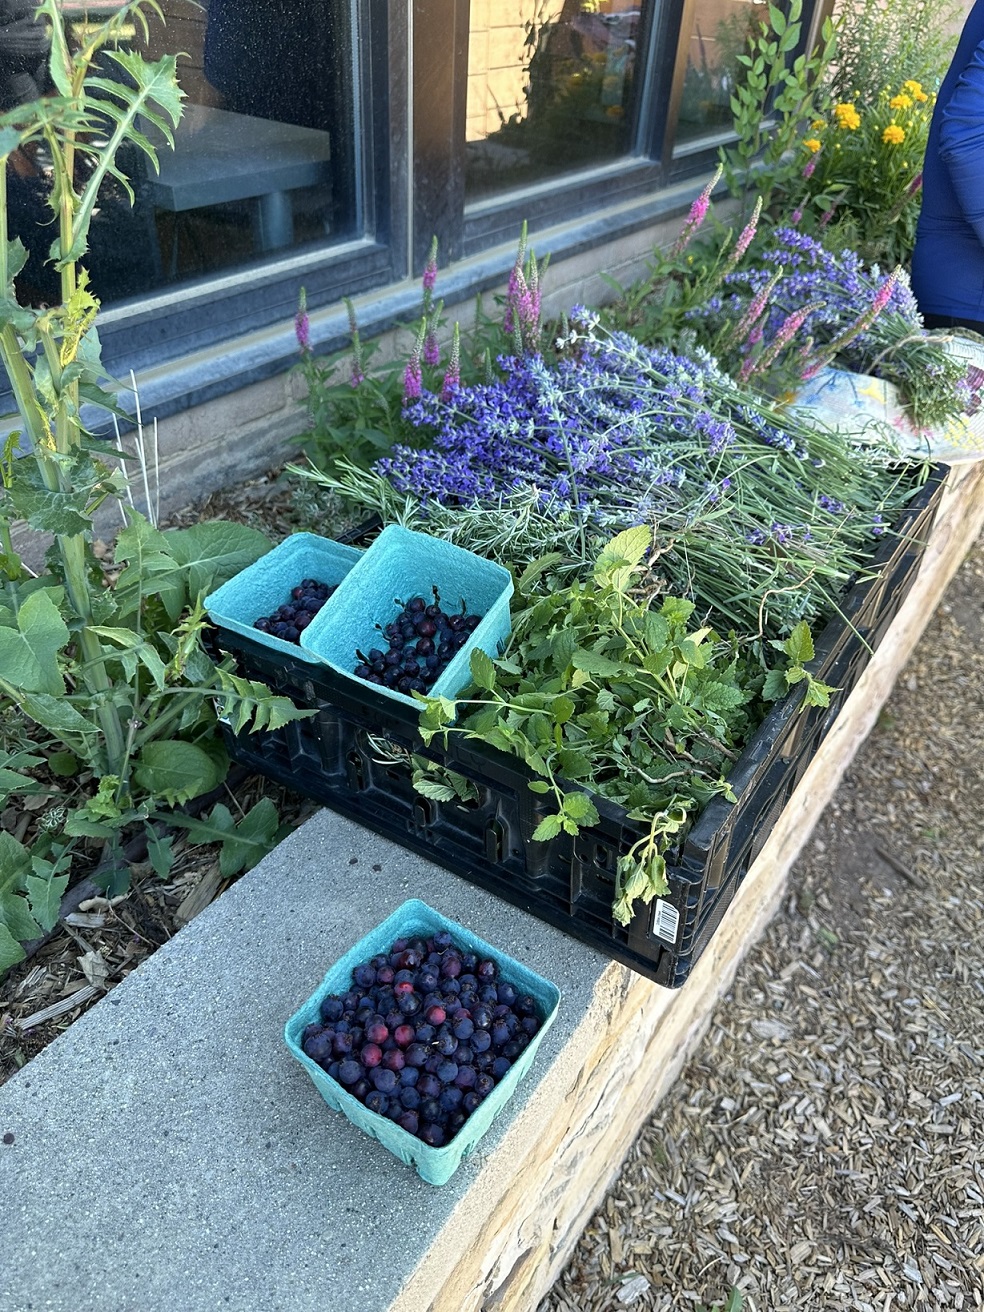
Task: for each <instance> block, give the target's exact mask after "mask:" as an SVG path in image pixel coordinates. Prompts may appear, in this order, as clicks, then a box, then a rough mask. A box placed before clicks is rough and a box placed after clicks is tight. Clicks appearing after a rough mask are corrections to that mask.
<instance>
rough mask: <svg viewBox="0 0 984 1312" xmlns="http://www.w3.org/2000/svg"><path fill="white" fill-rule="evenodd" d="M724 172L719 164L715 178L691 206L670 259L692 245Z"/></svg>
mask: <svg viewBox="0 0 984 1312" xmlns="http://www.w3.org/2000/svg"><path fill="white" fill-rule="evenodd" d="M723 171H724V170H723V168H722V166H721V165H720V164H719V165H718V166H717V168H716V169H715V171H714V177H713V178H711V180H710V182H709V183H708V184H707V186H706V187H705V188H704V190H703V191H702V192H701V193H700V195H699V196H698V197H697V199H696V200H695V201H694V203H693V204H692V205H691V206H690V213H689V214H688V215H687V221H686V223H685V224H684V225H683V228H682V230H681V232H680V235H679V237H677V239H676V241H675V242H674V243H673V247H672V249H671V251H670V259H675V258H676V257H677V256H678V255H682V254H683V252H684V251H685V250H686V249H687V247H688V246H689V245H690V241H691V238H692V237H693V235H694V233H695V232H696V231H697V229H698V228H699V227H700V225H701V224H702V223H703V222H704V220H705V219H706V218H707V211H708V208H709V206H710V203H711V192H712V191H713V190H714V188H715V187H716V186H717V184H718V183H719V182H720V180H721V174H722V172H723Z"/></svg>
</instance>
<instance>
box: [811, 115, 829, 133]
mask: <svg viewBox="0 0 984 1312" xmlns="http://www.w3.org/2000/svg"><path fill="white" fill-rule="evenodd" d="M826 126H827V124H826V123H825V122H824V120H823V119H822V118H815V119H814V120H813V122H812V123H811V124H810V130H811V131H813V132H822V131H823V130H824V128H825V127H826Z"/></svg>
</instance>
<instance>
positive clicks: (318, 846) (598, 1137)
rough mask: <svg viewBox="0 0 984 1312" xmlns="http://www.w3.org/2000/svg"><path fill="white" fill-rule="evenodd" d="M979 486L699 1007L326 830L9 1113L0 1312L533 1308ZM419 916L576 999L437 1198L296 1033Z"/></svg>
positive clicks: (566, 1001)
mask: <svg viewBox="0 0 984 1312" xmlns="http://www.w3.org/2000/svg"><path fill="white" fill-rule="evenodd" d="M982 489H984V466H975V467H966V468H964V469H962V470H959V471H956V473H955V475H954V476H953V477H952V478H951V481H950V483H949V485H948V488H947V492H946V496H945V500H944V504H943V506H942V508H941V511H940V516H939V520H938V522H937V527H936V529H935V530H934V533H933V537H932V539H931V541H930V544H929V547H928V550H927V553H926V558H925V561H924V565H923V568H922V570H921V573H920V576H919V578H918V580H917V582H916V585H915V588H914V590H913V592H912V594H911V595H910V597H909V598H908V600H907V601H906V603H905V605H904V606H903V608H902V611H901V612H900V614H899V616H898V618H897V620H896V622H895V624H894V625H893V627H892V629H891V631H890V632H889V634H888V636H887V638H886V640H885V642H884V643H883V645H882V647H881V648H880V650H879V652H878V653H877V654H876V656H875V658H874V660H873V661H872V663H871V665H870V666H869V669H868V670H867V671H866V673H865V675H864V677H863V678H862V680H861V681H860V683H859V685H858V687H857V689H856V690H855V692H854V694H853V695H852V696H851V698H850V699H849V701H848V703H847V705H846V707H845V708H844V710H843V712H842V714H841V716H840V717H839V718H838V720H837V722H836V725H835V727H834V730H833V731H832V733H831V735H830V736H829V737H828V739H827V741H826V742H825V743H824V745H823V747H822V748H821V750H820V752H818V754H817V756H816V758H815V759H814V762H813V764H812V765H811V767H810V770H809V771H808V772H807V775H806V776H805V778H804V780H803V782H802V784H801V785H800V787H799V788H798V789H797V791H796V793H795V794H794V796H793V798H792V800H791V801H790V803H789V805H788V806H787V807H786V809H785V810H784V812H783V814H782V816H781V818H780V821H779V823H778V825H777V826H776V829H775V830H774V832H773V834H772V836H771V838H770V839H769V841H768V842H767V844H766V845H765V847H764V849H763V851H762V853H761V854H760V856H759V858H758V860H757V861H756V863H755V865H754V867H753V869H752V870H751V872H750V873H749V875H748V877H747V878H746V880H745V882H744V884H743V885H742V887H741V889H740V891H739V894H738V897H737V898H736V900H735V902H734V903H733V905H732V906H731V908H730V909H729V911H728V913H727V915H726V916H725V919H724V921H723V923H722V925H721V927H720V929H719V930H718V933H717V934H716V936H715V938H714V939H713V941H712V943H711V945H710V947H709V948H708V950H707V951H706V952H705V953H704V955H703V957H702V958H701V959H700V961H699V962H698V964H697V966H696V968H695V970H694V972H693V974H692V976H691V978H690V980H689V981H688V983H687V985H686V986H685V987H684V988H683V989H682V990H679V991H677V992H669V991H667V990H663V989H660V988H658V987H657V986H655V985H653V984H650V983H649V982H648V981H646V980H643V979H642V978H641V977H639V976H636V975H634V974H632V973H631V972H630V971H628V970H626V969H624V968H623V967H621V966H616V965H614V964H612V963H609V962H607V961H605V959H604V958H602V957H600V956H599V955H598V954H596V953H594V952H592V951H590V950H589V949H587V948H584V947H582V946H581V945H580V944H578V943H575V942H574V941H573V940H570V939H568V938H566V937H565V936H564V935H562V934H560V933H558V932H556V931H554V930H552V929H550V928H549V927H548V926H546V925H543V924H541V923H540V922H538V921H535V920H532V919H530V918H529V917H527V916H525V915H524V914H523V913H522V912H520V911H518V910H515V909H513V908H511V907H508V906H506V905H504V904H502V903H500V902H498V901H497V900H496V899H494V898H492V897H490V896H488V895H487V894H484V893H482V892H481V891H480V890H478V889H475V888H473V887H472V886H471V885H469V884H466V883H464V882H463V881H459V880H457V879H455V878H454V876H453V875H449V874H448V873H446V872H444V871H443V870H440V869H438V868H437V867H435V866H432V865H430V864H429V863H427V862H425V861H422V860H420V859H419V858H417V857H415V856H413V855H411V854H409V853H406V852H404V851H403V850H402V849H400V848H397V847H394V846H392V845H391V844H389V843H386V842H384V841H382V840H380V839H378V838H376V837H374V836H373V835H371V834H369V833H368V832H367V831H365V830H363V829H360V828H359V827H357V826H355V825H353V824H351V823H349V822H347V821H344V820H341V819H339V818H337V817H335V816H333V815H331V814H329V813H321V814H320V815H318V816H317V817H316V818H315V819H313V820H312V821H310V822H309V823H308V824H307V825H305V826H304V828H303V829H301V830H300V831H299V832H298V833H296V834H295V835H293V836H292V837H291V838H290V839H289V840H288V841H287V842H286V843H284V844H282V845H281V846H280V847H279V848H278V849H277V850H276V851H275V852H274V853H272V854H271V856H270V857H268V858H267V859H266V860H265V861H264V862H263V863H261V865H260V866H258V867H257V868H256V870H254V871H253V872H252V873H251V874H250V875H248V876H247V877H246V878H244V879H243V880H241V881H240V882H239V883H238V884H237V885H236V886H235V887H234V888H233V889H231V890H230V891H229V892H228V893H226V894H225V895H224V896H223V897H222V898H221V899H220V900H219V901H218V902H217V903H215V904H213V905H212V906H210V907H209V908H208V909H207V910H206V911H205V912H203V913H202V915H201V916H200V917H199V918H198V919H197V920H195V921H193V922H192V924H191V925H190V926H189V927H188V928H187V929H185V930H183V931H182V932H181V933H180V934H178V935H177V936H176V938H174V939H173V940H172V941H171V942H170V943H168V944H167V945H166V946H165V947H164V948H162V949H161V950H160V951H159V952H157V953H156V954H155V955H154V956H153V957H152V958H150V960H149V961H147V962H146V963H144V965H142V966H141V967H140V968H139V970H137V971H136V972H135V973H134V974H133V975H131V976H130V977H129V978H128V979H127V980H126V981H124V983H123V984H121V985H120V986H119V987H118V988H117V989H115V990H114V991H113V993H112V994H111V995H110V996H109V997H108V998H106V999H104V1000H103V1001H102V1002H101V1003H100V1004H99V1005H98V1006H97V1007H96V1008H95V1009H94V1010H93V1011H91V1012H90V1013H89V1014H88V1015H87V1016H85V1017H83V1018H82V1019H81V1020H80V1021H78V1022H77V1023H76V1024H75V1025H73V1026H72V1028H71V1029H70V1030H69V1031H68V1032H67V1033H66V1034H65V1035H63V1036H62V1037H61V1038H59V1039H58V1040H56V1042H55V1043H53V1044H52V1045H51V1046H50V1047H49V1048H47V1049H46V1050H45V1051H44V1052H43V1053H41V1054H40V1056H38V1057H37V1058H36V1059H35V1060H34V1061H33V1062H32V1063H31V1064H30V1065H29V1066H27V1067H26V1068H25V1069H24V1070H23V1071H22V1072H20V1073H19V1074H18V1076H16V1077H15V1078H14V1079H13V1080H12V1081H10V1082H9V1083H8V1084H7V1085H6V1086H5V1087H4V1088H2V1089H0V1139H2V1138H3V1137H4V1136H6V1135H8V1134H12V1135H13V1142H12V1143H11V1144H3V1143H0V1199H2V1203H3V1236H2V1244H3V1257H4V1261H3V1277H4V1278H3V1279H2V1280H0V1312H35V1310H36V1309H48V1310H49V1312H205V1310H206V1309H227V1308H232V1309H235V1312H281V1310H282V1312H305V1310H306V1309H315V1308H317V1309H324V1308H330V1309H331V1310H332V1312H385V1310H386V1309H391V1310H392V1312H411V1309H413V1312H419V1310H420V1309H422V1308H426V1309H428V1312H493V1309H495V1312H499V1310H500V1309H501V1310H503V1312H506V1310H508V1309H516V1310H517V1312H518V1310H519V1309H523V1310H524V1312H529V1310H531V1309H533V1308H535V1307H536V1304H537V1302H538V1300H539V1299H540V1298H541V1297H542V1295H543V1293H544V1292H545V1291H546V1289H548V1288H549V1286H550V1284H551V1283H552V1281H553V1279H554V1278H555V1277H556V1274H557V1273H558V1271H559V1270H560V1268H561V1266H562V1265H563V1263H564V1261H565V1260H566V1257H567V1255H568V1253H569V1251H570V1249H571V1247H572V1246H573V1244H574V1243H575V1242H576V1240H577V1237H578V1235H579V1234H580V1231H581V1229H582V1227H583V1225H584V1223H585V1221H586V1220H587V1219H588V1217H589V1216H590V1214H591V1212H592V1210H593V1208H594V1207H595V1206H596V1205H597V1202H598V1200H599V1199H600V1197H601V1195H602V1194H603V1192H604V1190H605V1188H606V1187H607V1185H608V1183H609V1181H610V1180H611V1178H612V1177H613V1176H614V1174H615V1173H616V1172H617V1170H618V1167H619V1164H620V1162H621V1160H622V1157H623V1155H624V1153H625V1151H626V1150H627V1148H628V1147H629V1145H630V1144H631V1142H632V1139H633V1138H634V1136H635V1134H636V1133H637V1131H638V1129H639V1128H640V1126H641V1124H642V1123H643V1121H644V1120H645V1119H646V1117H647V1116H648V1115H649V1114H650V1113H651V1111H652V1109H653V1107H654V1106H655V1104H656V1102H657V1101H658V1099H659V1098H660V1096H661V1095H662V1093H663V1092H664V1091H665V1090H666V1089H667V1088H668V1087H669V1086H670V1084H671V1083H672V1081H673V1079H674V1078H675V1076H676V1073H677V1072H678V1070H679V1069H680V1067H681V1065H682V1064H683V1062H684V1061H685V1060H686V1058H687V1056H688V1055H689V1053H690V1052H691V1051H692V1050H693V1048H694V1046H695V1045H696V1043H697V1042H698V1041H699V1039H700V1036H701V1034H702V1032H703V1030H704V1027H705V1026H706V1024H707V1022H708V1020H709V1018H710V1016H711V1013H712V1010H713V1008H714V1006H715V1004H716V1002H717V1000H718V999H719V997H720V996H721V994H722V993H723V992H724V991H725V990H726V989H727V988H728V987H729V985H730V983H731V980H732V978H733V976H734V973H735V970H736V969H737V967H738V965H739V964H740V962H741V960H742V958H743V956H744V954H745V953H746V952H747V950H748V949H749V947H750V946H751V944H752V943H753V942H754V941H755V938H756V936H757V935H758V933H759V932H760V931H761V929H762V928H763V927H764V925H765V924H766V923H767V921H768V919H769V918H770V916H771V915H772V912H773V911H774V909H775V907H776V906H777V904H778V902H779V900H780V898H781V896H782V892H783V888H784V884H785V877H786V874H787V872H788V869H789V867H790V865H791V863H792V862H793V860H794V859H795V857H796V855H797V853H798V852H799V850H800V848H801V846H802V844H803V843H804V842H805V841H806V839H807V837H808V835H809V833H810V830H811V828H812V826H813V824H814V823H815V821H816V819H817V817H818V816H819V814H820V812H821V811H822V809H823V807H824V806H825V805H826V802H827V801H828V799H829V797H830V796H831V794H832V793H833V791H834V789H835V788H836V786H837V783H838V782H839V780H840V777H841V775H842V774H843V771H844V770H845V768H846V767H847V765H848V764H849V762H850V760H851V758H852V756H853V754H854V752H855V751H856V749H857V747H858V746H859V745H860V743H861V742H862V741H863V740H864V738H865V736H866V735H867V733H868V732H869V730H870V729H871V726H872V725H873V723H874V721H875V719H876V717H877V715H878V712H879V709H880V707H881V705H882V703H883V702H884V700H885V698H886V697H887V695H888V693H889V691H890V690H891V687H892V684H893V683H894V680H895V678H896V676H897V674H898V672H899V670H900V669H901V667H902V665H903V664H904V662H905V660H906V658H907V656H908V655H909V652H910V651H911V649H912V647H913V646H914V645H915V642H916V641H917V639H918V637H919V635H920V634H921V632H922V630H923V628H924V627H925V624H926V623H927V621H928V619H929V617H930V615H931V614H932V612H933V609H934V608H935V605H936V603H937V601H938V600H939V597H940V595H941V594H942V591H943V588H944V587H945V585H946V582H947V580H948V579H949V578H950V576H951V575H952V573H953V572H954V570H955V569H956V568H957V566H958V565H959V563H960V561H961V560H962V559H963V556H964V555H965V553H966V551H967V549H968V547H969V545H970V543H971V542H972V541H973V540H974V539H975V538H976V536H977V534H978V532H979V531H980V528H981V523H982V521H984V495H982ZM353 862H354V864H353ZM409 896H416V897H420V898H422V899H423V900H424V901H426V902H428V903H430V904H431V905H432V906H434V907H435V908H436V909H437V910H439V911H441V912H443V913H444V914H446V915H448V916H450V917H452V918H454V919H457V920H460V921H463V922H464V923H466V924H468V925H470V926H472V927H473V928H474V929H475V930H477V931H478V932H479V933H480V934H481V935H482V936H483V937H485V938H487V939H489V940H490V941H491V942H492V943H495V944H497V945H499V946H501V947H502V948H503V949H504V950H505V951H506V952H508V953H510V954H511V955H513V956H516V957H519V958H521V959H523V960H525V961H527V962H529V964H530V965H531V966H533V967H534V969H536V970H538V971H540V972H541V973H542V974H544V975H546V976H547V977H548V978H550V979H553V980H554V981H555V982H556V983H557V984H558V985H559V986H560V988H561V990H562V993H563V999H562V1002H561V1008H560V1013H559V1016H558V1021H557V1023H556V1025H555V1026H554V1027H553V1029H552V1030H551V1031H550V1032H549V1034H548V1035H547V1036H546V1038H545V1040H544V1045H543V1048H542V1050H541V1052H540V1053H539V1055H538V1057H537V1060H536V1062H535V1063H534V1066H533V1070H532V1071H531V1074H530V1076H529V1077H528V1079H527V1082H526V1083H525V1085H523V1086H522V1087H521V1090H520V1093H519V1094H518V1095H517V1097H516V1098H515V1099H514V1100H513V1102H512V1103H511V1104H510V1106H509V1108H508V1109H507V1111H506V1112H505V1113H504V1115H503V1117H502V1118H500V1120H499V1121H498V1122H497V1123H496V1124H495V1126H494V1127H493V1129H492V1130H491V1131H490V1132H489V1134H488V1135H487V1136H486V1138H485V1139H484V1140H483V1141H482V1144H481V1152H480V1153H479V1154H476V1156H475V1157H473V1158H472V1159H470V1160H468V1161H466V1162H465V1163H464V1165H463V1166H462V1168H461V1170H460V1171H459V1172H458V1174H457V1175H456V1176H454V1177H453V1178H452V1180H451V1182H450V1183H449V1184H448V1185H446V1186H444V1187H443V1188H442V1189H432V1188H431V1187H430V1186H428V1185H426V1184H424V1183H422V1182H421V1181H420V1180H419V1179H418V1178H417V1177H416V1176H415V1175H414V1174H413V1173H412V1172H410V1171H408V1170H407V1169H406V1168H404V1167H403V1166H402V1165H401V1164H400V1163H398V1162H397V1161H396V1160H395V1159H393V1158H391V1157H390V1156H389V1154H388V1153H386V1152H385V1151H384V1150H383V1149H381V1148H380V1147H379V1145H378V1144H376V1143H374V1142H373V1141H371V1140H368V1139H366V1138H364V1137H363V1136H362V1135H361V1134H360V1133H359V1132H358V1131H357V1130H355V1129H354V1128H353V1127H351V1126H350V1125H349V1124H348V1122H346V1121H344V1120H343V1119H342V1118H340V1117H337V1116H335V1115H334V1114H332V1113H329V1112H328V1110H327V1109H326V1108H325V1106H324V1104H323V1103H322V1102H321V1099H320V1098H319V1097H318V1095H317V1093H316V1091H315V1090H314V1088H313V1086H312V1085H311V1084H310V1083H309V1081H308V1080H307V1078H306V1076H305V1075H304V1073H303V1072H302V1071H301V1070H300V1068H299V1067H297V1065H296V1064H295V1063H294V1062H293V1060H292V1059H291V1058H290V1056H289V1054H288V1053H287V1051H286V1049H285V1048H284V1046H283V1044H282V1040H281V1037H280V1034H281V1029H282V1026H283V1022H284V1020H285V1019H286V1018H287V1016H289V1015H290V1014H291V1012H292V1011H293V1010H294V1009H295V1008H296V1006H297V1005H298V1003H299V1002H300V1001H301V1000H302V999H303V998H304V997H305V996H306V995H307V994H308V993H309V992H310V991H311V989H312V988H313V987H314V986H315V984H316V983H317V982H318V980H319V979H320V978H321V975H322V974H323V972H324V969H325V967H326V966H327V965H328V964H329V963H330V962H331V961H332V960H333V959H335V958H336V957H337V956H338V955H339V954H340V953H341V952H342V951H343V950H344V949H345V948H346V947H347V946H349V945H350V944H351V943H352V942H354V941H355V940H356V939H357V938H359V937H360V936H361V935H362V934H363V933H364V932H365V931H366V930H367V929H368V928H369V927H370V926H371V925H374V924H376V923H378V922H379V920H380V919H382V918H383V917H384V916H385V915H387V914H389V912H390V911H392V910H393V909H394V908H395V907H396V906H397V905H399V903H400V902H401V901H403V900H404V899H405V898H406V897H409Z"/></svg>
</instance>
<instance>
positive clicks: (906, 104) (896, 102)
mask: <svg viewBox="0 0 984 1312" xmlns="http://www.w3.org/2000/svg"><path fill="white" fill-rule="evenodd" d="M888 107H889V109H911V108H912V97H911V96H906V95H898V96H893V97H892V99H891V100H890V101H889V102H888Z"/></svg>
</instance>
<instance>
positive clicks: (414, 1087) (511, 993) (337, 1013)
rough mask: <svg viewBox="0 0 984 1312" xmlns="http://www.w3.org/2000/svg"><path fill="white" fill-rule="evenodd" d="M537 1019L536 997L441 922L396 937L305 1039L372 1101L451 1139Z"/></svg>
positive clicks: (429, 1137) (436, 1143)
mask: <svg viewBox="0 0 984 1312" xmlns="http://www.w3.org/2000/svg"><path fill="white" fill-rule="evenodd" d="M540 1025H541V1018H540V1017H539V1015H538V1014H537V1008H536V1003H535V1001H534V1000H533V998H532V997H530V995H529V994H521V993H519V992H518V991H517V990H516V989H515V988H514V987H513V985H512V984H510V983H508V981H506V980H503V979H501V978H500V977H499V967H498V965H497V964H496V963H495V962H494V961H491V960H487V959H485V958H482V957H479V956H477V955H476V954H475V953H474V952H468V951H464V950H462V949H460V948H457V947H455V945H454V943H453V942H452V939H451V935H450V934H448V933H447V932H446V931H444V930H441V931H440V932H438V933H436V934H434V935H433V937H432V938H428V939H418V938H415V939H406V938H399V939H397V940H396V941H395V942H394V944H393V946H392V947H391V949H390V951H389V952H388V953H380V954H379V955H378V956H375V957H372V958H371V959H370V960H369V961H365V962H363V963H362V964H361V965H358V966H356V967H355V969H354V970H353V971H352V987H351V988H350V990H349V991H348V993H345V994H341V995H340V994H335V993H333V994H331V995H330V996H329V997H326V998H325V999H323V1001H322V1003H321V1020H320V1022H318V1023H315V1024H313V1025H308V1026H307V1027H306V1028H305V1030H304V1033H303V1034H302V1036H301V1046H302V1047H303V1049H304V1051H305V1052H306V1053H307V1055H308V1056H309V1057H310V1058H311V1060H312V1061H315V1062H317V1063H318V1065H319V1066H320V1067H321V1068H322V1069H323V1070H325V1071H327V1073H328V1074H329V1075H330V1076H331V1078H332V1079H333V1080H337V1081H338V1083H339V1084H341V1085H342V1087H343V1088H345V1089H347V1090H348V1092H349V1093H351V1094H353V1095H354V1096H355V1097H356V1098H358V1099H359V1101H360V1102H361V1103H363V1104H364V1105H365V1106H366V1107H368V1109H369V1110H370V1111H372V1112H376V1113H377V1114H378V1115H380V1116H386V1117H388V1118H389V1119H390V1120H391V1121H395V1122H396V1124H397V1125H400V1126H402V1127H403V1129H404V1130H407V1131H408V1132H409V1133H410V1134H413V1135H416V1136H417V1137H418V1138H419V1139H422V1140H423V1142H424V1143H426V1144H429V1145H430V1146H431V1147H432V1148H439V1147H441V1146H442V1145H443V1144H446V1143H448V1142H449V1141H450V1140H451V1139H452V1138H453V1137H454V1136H455V1135H456V1134H457V1133H458V1131H459V1130H460V1129H461V1127H462V1126H463V1125H464V1123H465V1121H466V1120H467V1119H468V1117H469V1116H470V1115H471V1114H472V1112H473V1111H474V1110H475V1109H476V1107H478V1106H479V1105H480V1103H482V1102H483V1101H484V1099H486V1098H487V1097H488V1096H489V1094H490V1093H491V1092H492V1090H493V1089H494V1088H495V1086H496V1084H497V1083H498V1082H499V1080H501V1079H502V1077H503V1076H504V1075H505V1074H506V1072H507V1071H508V1070H509V1068H510V1066H512V1064H513V1062H514V1061H515V1060H516V1058H517V1057H518V1056H519V1055H520V1053H521V1052H522V1051H523V1049H524V1048H525V1047H526V1046H527V1044H528V1043H529V1042H530V1040H531V1039H532V1038H533V1035H534V1034H536V1033H537V1031H538V1030H539V1028H540Z"/></svg>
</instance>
